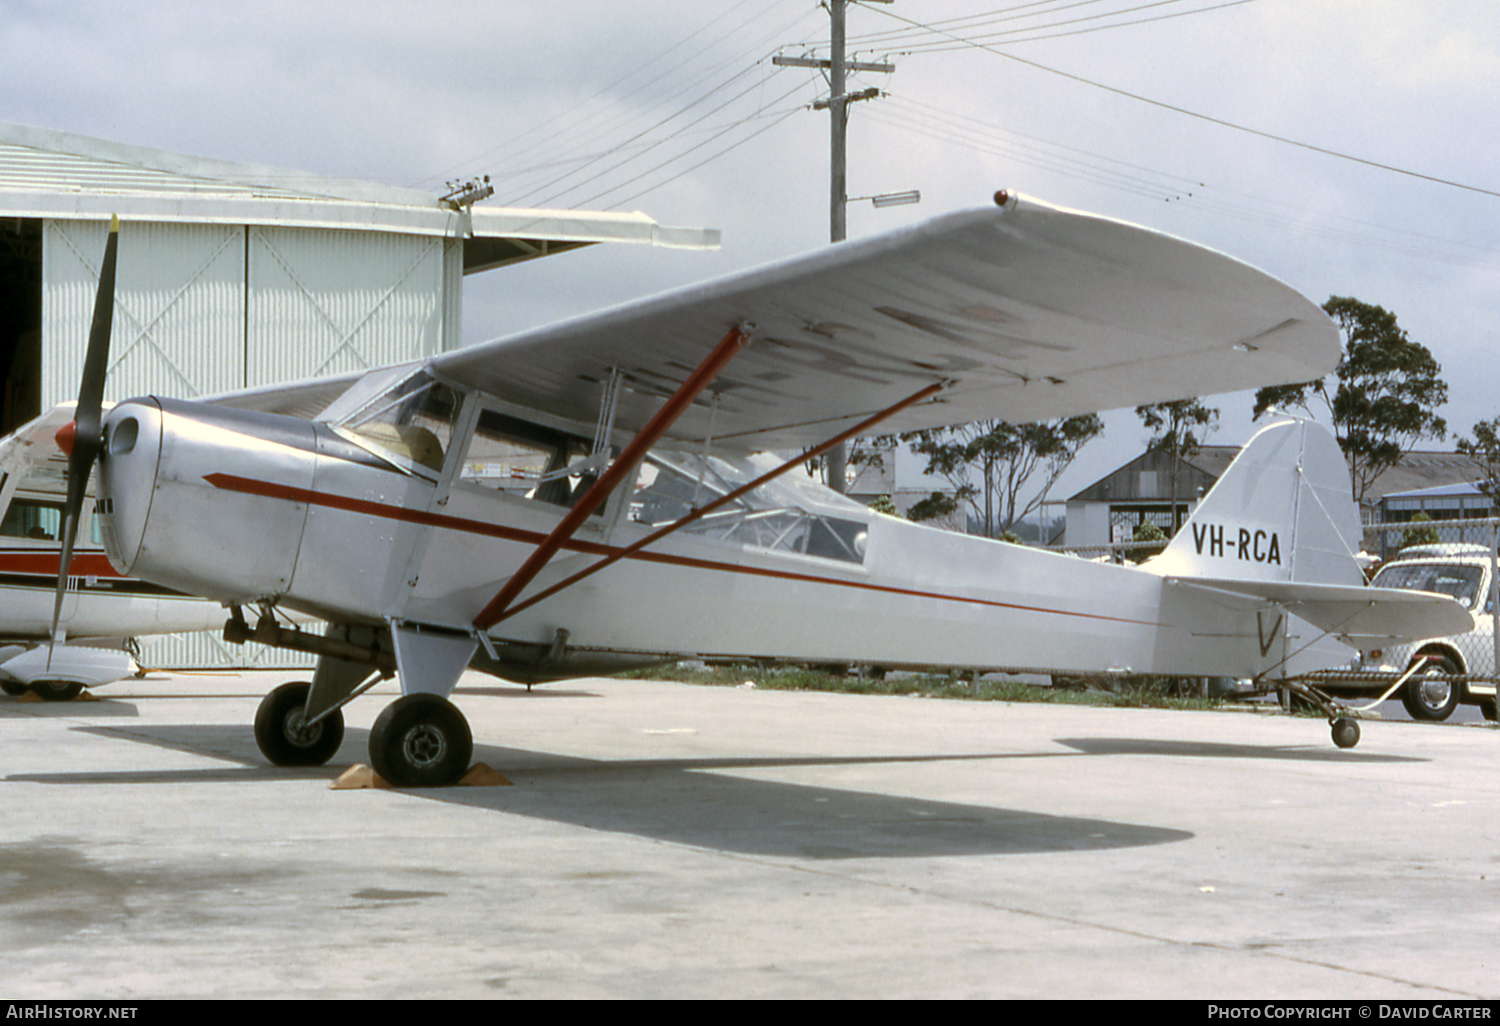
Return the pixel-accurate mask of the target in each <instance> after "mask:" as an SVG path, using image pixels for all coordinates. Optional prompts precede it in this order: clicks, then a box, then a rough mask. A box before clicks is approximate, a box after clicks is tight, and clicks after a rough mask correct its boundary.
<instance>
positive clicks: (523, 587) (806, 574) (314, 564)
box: [59, 193, 1469, 786]
mask: <svg viewBox="0 0 1500 1026" xmlns="http://www.w3.org/2000/svg"><path fill="white" fill-rule="evenodd" d="M117 238H118V233H117V232H114V233H112V234H111V236H110V243H109V244H108V247H107V249H106V259H105V271H104V273H103V274H102V275H101V281H100V294H99V300H98V303H97V306H96V316H95V326H94V329H93V330H92V331H91V335H90V341H89V354H88V357H87V359H86V361H85V370H84V375H83V383H82V387H81V390H80V401H79V404H78V418H77V422H76V425H73V426H70V427H69V428H68V429H66V430H65V431H64V432H62V433H60V435H59V443H60V444H61V445H63V447H64V448H65V449H66V450H68V451H69V452H70V457H69V458H70V468H72V469H70V477H71V478H72V479H74V480H77V479H79V475H80V474H83V476H84V477H85V478H86V471H87V469H88V466H89V465H90V463H91V461H92V460H93V458H94V455H95V453H97V456H98V461H99V466H100V480H99V495H98V519H99V521H100V523H101V525H102V527H103V538H104V545H105V548H106V550H107V551H108V553H109V556H110V560H111V562H112V563H113V564H114V565H115V567H116V568H117V569H118V570H119V571H120V572H121V573H127V574H131V575H134V576H136V577H139V578H141V579H143V580H147V581H152V582H156V583H159V584H162V585H165V586H167V587H171V588H174V589H178V590H180V591H184V592H188V593H193V594H201V595H206V596H209V597H211V598H213V599H216V600H218V601H219V602H222V603H224V604H225V605H226V606H228V607H229V609H230V610H231V615H230V620H229V623H228V624H227V625H226V636H229V637H231V638H232V639H240V640H249V639H254V640H257V641H261V642H264V643H267V644H271V645H278V646H283V647H287V648H292V649H298V650H302V651H308V652H313V653H316V654H317V655H318V656H319V662H318V668H317V671H316V674H315V676H314V679H313V681H312V683H311V685H310V686H309V685H307V684H289V685H283V686H282V687H281V688H278V689H276V690H275V691H273V692H272V693H271V694H270V695H269V696H268V697H267V699H266V700H265V702H263V703H262V705H261V708H260V710H259V712H258V714H257V716H256V737H257V740H258V742H259V744H260V747H261V750H262V751H263V752H264V753H265V755H266V756H267V757H268V758H269V759H270V760H271V761H272V762H274V763H278V764H321V763H322V762H325V761H326V760H328V759H329V758H330V757H331V756H332V755H333V753H334V751H335V750H336V749H337V748H338V746H339V743H340V740H341V738H342V732H343V725H342V714H341V712H340V711H339V710H340V707H341V706H342V705H343V704H345V703H346V702H348V701H349V700H351V699H352V698H353V697H355V696H357V695H358V694H360V693H361V692H362V691H363V690H364V689H365V688H366V687H368V686H370V685H372V684H373V683H374V682H375V681H376V680H377V679H379V678H380V677H381V676H387V677H388V676H390V675H391V674H392V673H397V674H399V676H400V682H401V689H402V697H401V698H400V699H398V700H397V701H396V702H394V703H393V704H392V705H390V706H389V707H388V708H386V709H385V710H384V711H383V712H382V713H381V715H380V717H379V718H378V720H377V721H376V723H375V726H374V728H373V730H372V732H371V737H370V758H371V762H372V763H373V765H374V767H375V769H376V770H377V771H378V772H379V773H380V774H381V775H383V776H384V777H386V778H387V779H388V780H390V781H391V782H392V783H394V784H396V785H397V786H420V785H433V784H444V783H448V782H452V781H454V780H455V779H457V778H458V777H459V776H460V775H461V774H462V773H463V772H464V771H465V769H466V768H467V767H468V764H469V760H470V757H471V755H472V750H473V743H472V738H471V736H470V731H469V727H468V725H467V722H466V720H465V719H464V717H463V715H462V714H461V713H460V712H459V711H458V709H457V708H456V707H455V706H454V705H452V704H451V703H450V702H449V701H448V700H447V696H448V695H449V694H450V693H451V692H452V690H453V688H454V686H455V684H456V683H457V681H458V679H459V675H460V674H461V673H462V672H463V671H464V670H465V669H468V668H470V667H473V668H475V669H478V670H482V671H485V672H489V673H493V674H495V675H497V676H501V677H505V678H509V679H513V680H523V681H540V680H549V679H557V678H563V677H569V676H578V675H584V674H589V673H596V672H600V671H605V670H611V669H617V668H621V667H624V666H629V665H639V664H646V663H655V662H661V661H664V660H668V659H673V658H682V657H689V656H705V657H742V658H746V659H784V660H797V661H816V662H867V663H879V664H882V665H888V666H919V665H934V664H936V665H941V666H948V667H975V668H986V669H988V668H1012V669H1034V670H1043V671H1047V670H1051V671H1058V672H1068V671H1075V672H1076V671H1129V672H1134V673H1150V674H1178V675H1196V676H1209V675H1213V676H1233V677H1256V678H1261V679H1263V680H1264V679H1269V678H1275V677H1279V676H1285V675H1287V674H1289V673H1290V672H1291V670H1292V668H1293V667H1294V666H1295V665H1296V662H1297V657H1298V653H1299V652H1301V651H1302V650H1303V649H1305V648H1306V646H1308V645H1309V644H1311V643H1312V642H1313V641H1314V640H1315V639H1316V636H1317V633H1318V632H1322V633H1326V634H1329V635H1332V636H1335V637H1337V638H1340V639H1343V640H1346V641H1348V642H1349V643H1352V644H1354V645H1356V646H1357V647H1372V646H1373V645H1375V644H1377V643H1378V644H1384V643H1385V641H1386V639H1389V638H1392V637H1402V638H1405V637H1411V636H1428V635H1434V634H1447V633H1454V632H1455V631H1456V630H1458V629H1460V628H1461V627H1463V629H1466V627H1464V626H1463V625H1465V624H1467V622H1468V620H1469V614H1468V613H1467V612H1466V611H1464V610H1463V609H1462V607H1460V606H1459V605H1458V604H1457V603H1455V602H1453V601H1452V600H1450V599H1447V598H1445V597H1442V596H1429V595H1417V594H1414V593H1411V592H1376V591H1372V590H1370V589H1368V588H1366V587H1364V586H1363V583H1362V579H1361V578H1360V576H1359V572H1358V570H1357V568H1356V565H1355V562H1354V559H1353V552H1354V551H1356V550H1357V548H1358V523H1357V519H1356V518H1355V516H1354V507H1353V504H1352V501H1351V500H1350V498H1349V485H1348V476H1347V472H1346V471H1345V470H1344V469H1343V462H1342V459H1341V458H1340V457H1339V455H1338V450H1337V447H1336V446H1334V445H1333V443H1332V441H1331V440H1330V439H1328V438H1327V435H1326V433H1323V432H1321V429H1317V428H1314V427H1312V426H1310V425H1307V424H1300V423H1295V422H1291V423H1283V424H1277V425H1275V426H1273V427H1271V428H1268V429H1266V430H1265V431H1264V432H1262V433H1261V435H1259V436H1258V437H1257V438H1256V440H1255V441H1254V442H1252V443H1251V444H1250V445H1249V446H1248V447H1247V448H1246V450H1245V452H1244V454H1243V455H1242V456H1241V457H1240V459H1239V460H1238V461H1237V462H1236V463H1235V464H1234V465H1233V466H1232V467H1231V469H1230V470H1229V471H1228V472H1227V473H1226V475H1225V477H1224V479H1223V480H1222V481H1221V482H1220V483H1219V485H1218V487H1217V488H1216V489H1215V490H1214V491H1213V493H1212V494H1211V495H1210V496H1209V497H1208V498H1207V499H1205V501H1204V502H1203V504H1202V506H1201V507H1200V509H1199V510H1198V511H1197V513H1196V515H1195V516H1194V517H1193V519H1192V521H1191V522H1190V523H1189V524H1188V526H1187V527H1186V528H1185V529H1184V530H1183V531H1182V532H1180V533H1179V535H1178V537H1177V538H1176V539H1175V540H1174V542H1173V543H1172V545H1171V547H1170V548H1169V549H1168V550H1167V551H1166V552H1165V553H1164V554H1163V556H1162V557H1161V559H1159V560H1158V561H1157V562H1156V563H1155V564H1153V565H1149V566H1147V567H1143V568H1130V567H1116V566H1108V565H1100V564H1095V563H1090V562H1087V561H1084V560H1081V559H1076V558H1071V557H1067V556H1061V555H1056V554H1051V553H1046V552H1040V551H1037V550H1032V549H1026V548H1023V547H1020V546H1016V545H1007V544H1003V543H999V542H992V541H988V540H983V539H977V538H970V537H965V536H961V535H957V534H952V533H946V532H941V531H937V530H933V529H930V528H927V527H923V526H919V525H914V524H908V523H905V522H902V521H899V520H895V519H892V518H887V517H883V516H880V515H878V514H875V513H872V512H870V511H869V510H867V509H865V508H863V507H862V506H860V505H858V504H856V503H853V502H850V501H847V500H845V499H844V498H842V497H841V496H838V495H836V494H834V493H833V492H831V491H829V490H827V489H825V488H822V487H820V486H817V485H814V484H812V483H810V482H809V481H808V480H807V479H806V478H805V477H799V476H798V475H797V474H796V473H791V472H790V471H795V469H796V468H797V467H799V466H801V464H802V461H803V458H805V455H806V453H804V457H799V458H797V459H793V460H790V461H787V462H781V461H778V460H776V459H773V458H771V457H768V456H764V455H760V456H757V455H754V454H755V453H757V452H760V451H764V450H772V449H782V450H786V449H802V450H808V451H810V452H822V451H825V450H826V449H827V448H829V447H831V446H832V445H833V444H837V442H839V441H841V440H844V439H847V438H850V437H854V436H858V435H861V434H868V433H872V432H874V431H876V430H880V431H904V430H910V429H915V428H921V427H928V426H933V425H939V424H949V423H957V422H964V421H970V420H974V419H976V418H980V417H995V416H998V417H1003V418H1005V419H1007V420H1010V421H1014V422H1026V421H1031V420H1038V419H1043V418H1052V417H1059V416H1064V415H1069V414H1075V413H1081V412H1085V411H1092V410H1101V409H1110V408H1115V407H1120V406H1125V405H1132V404H1137V403H1148V402H1156V401H1162V400H1169V399H1176V398H1180V397H1182V396H1188V395H1197V394H1204V393H1217V392H1228V391H1234V390H1240V389H1247V388H1250V387H1254V386H1259V385H1265V384H1270V383H1273V382H1293V381H1306V380H1309V379H1312V378H1316V377H1320V376H1322V375H1323V374H1324V373H1326V372H1327V371H1328V370H1330V369H1331V368H1332V367H1333V365H1334V362H1335V360H1336V359H1337V356H1338V352H1339V339H1338V333H1337V331H1336V329H1335V327H1334V326H1333V324H1332V322H1331V321H1330V320H1329V319H1328V318H1327V317H1326V316H1325V315H1324V314H1323V313H1322V311H1321V310H1319V309H1318V308H1317V307H1316V306H1315V305H1314V304H1313V303H1311V302H1310V301H1309V300H1307V299H1306V298H1305V297H1303V296H1301V295H1299V294H1298V293H1296V292H1295V291H1293V290H1291V289H1290V288H1288V287H1286V286H1285V285H1283V284H1281V283H1280V282H1277V281H1275V280H1273V279H1271V278H1269V277H1267V276H1266V275H1265V274H1263V273H1261V272H1259V271H1257V270H1255V269H1253V268H1250V267H1248V266H1246V265H1244V264H1242V263H1240V262H1238V261H1235V260H1233V259H1231V258H1229V257H1226V256H1223V255H1221V254H1219V253H1215V252H1212V251H1209V250H1206V249H1203V248H1201V247H1198V246H1195V245H1192V244H1190V243H1187V242H1184V241H1181V240H1178V239H1174V238H1169V237H1166V236H1163V235H1160V234H1157V233H1154V232H1151V231H1148V230H1145V229H1142V228H1139V227H1135V226H1131V225H1127V224H1122V223H1119V222H1115V221H1110V220H1107V219H1104V218H1099V217H1094V216H1090V215H1087V214H1082V213H1076V212H1071V211H1065V210H1061V209H1057V208H1053V207H1049V206H1046V205H1043V204H1040V203H1036V202H1032V201H1029V200H1022V199H1019V198H1017V197H1014V196H1009V195H1006V194H1004V193H1001V194H997V196H996V203H995V205H994V206H992V207H988V208H984V209H980V210H974V211H970V212H965V213H958V214H953V215H949V216H944V217H939V218H937V219H935V220H932V221H929V222H927V223H925V224H922V225H919V226H917V227H914V228H909V229H904V230H900V231H896V232H892V233H890V234H887V235H882V236H878V237H874V238H870V239H866V240H863V241H859V242H850V243H843V244H840V245H838V246H835V247H830V248H828V249H825V250H822V251H819V252H817V253H814V254H812V255H810V256H807V257H803V258H799V259H794V260H790V261H786V262H784V263H780V264H777V265H774V266H771V267H768V268H765V269H762V270H758V271H753V272H750V273H746V274H741V275H738V276H735V277H732V278H729V279H727V280H723V281H720V282H716V283H712V284H708V285H703V286H698V287H693V288H688V289H685V290H682V291H679V292H674V293H670V294H667V295H664V296H660V297H657V298H654V299H649V300H645V301H642V302H637V303H634V304H630V305H627V306H624V307H621V308H618V309H615V310H612V311H610V312H607V313H603V314H600V315H597V316H591V317H587V318H583V319H580V320H575V321H572V322H568V323H564V324H561V325H558V326H554V327H549V328H545V329H541V330H537V331H531V332H527V333H524V334H521V335H519V336H515V337H512V338H506V339H502V340H499V341H496V342H493V343H488V344H485V345H480V346H475V347H472V348H469V349H464V350H461V351H457V352H451V353H445V354H442V355H439V356H435V357H432V358H430V359H428V360H425V361H421V362H418V363H413V364H407V365H402V366H395V367H387V368H383V369H380V370H376V371H372V372H370V373H367V374H362V375H351V376H346V377H342V378H338V379H330V380H323V381H315V382H305V383H301V384H296V385H289V386H285V387H279V388H269V389H262V390H257V391H252V392H246V393H240V394H236V395H231V396H223V397H219V398H217V399H215V400H212V401H198V402H186V401H179V400H173V399H166V398H158V397H143V398H138V399H132V400H129V401H128V402H122V403H120V404H118V405H116V406H115V407H114V408H113V409H112V410H110V411H109V412H108V415H107V416H105V415H102V414H101V413H100V412H99V405H100V403H99V397H100V396H101V394H102V388H103V367H104V364H105V361H106V356H105V353H106V352H107V341H108V335H109V311H110V309H111V303H110V300H109V297H110V296H111V295H112V290H113V280H112V279H113V267H114V261H115V256H114V252H115V246H116V240H117ZM74 499H75V497H74V496H73V495H71V494H70V497H69V509H68V518H69V520H70V522H76V518H77V513H78V509H79V507H80V506H81V503H82V496H81V495H79V496H77V497H76V503H75V501H74ZM247 607H255V608H258V609H259V611H260V615H259V618H258V622H256V623H255V624H251V623H249V622H248V621H247V620H246V618H245V615H244V610H245V609H246V608H247ZM278 607H279V608H280V609H282V610H293V611H297V612H300V613H303V614H312V615H315V616H317V617H318V618H320V619H321V620H323V621H325V622H326V628H325V629H324V631H323V632H322V633H321V634H318V633H315V632H313V631H306V630H300V629H295V628H287V627H284V626H280V625H279V624H278V623H277V621H276V620H274V619H273V617H272V615H271V612H272V610H273V609H276V608H278ZM1293 613H1295V616H1293V615H1291V614H1293ZM1308 624H1311V625H1313V626H1312V627H1308V626H1307V625H1308ZM1314 627H1315V628H1316V632H1315V631H1314V630H1313V628H1314ZM1330 719H1334V712H1333V711H1330ZM1334 735H1335V740H1336V741H1337V742H1338V743H1339V744H1340V745H1346V746H1347V745H1349V744H1353V743H1354V742H1355V741H1356V740H1357V738H1358V726H1357V724H1355V723H1354V722H1353V721H1352V720H1348V719H1344V718H1338V719H1337V720H1336V721H1335V728H1334Z"/></svg>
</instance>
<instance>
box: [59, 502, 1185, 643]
mask: <svg viewBox="0 0 1500 1026" xmlns="http://www.w3.org/2000/svg"><path fill="white" fill-rule="evenodd" d="M203 479H204V480H205V481H207V482H208V483H209V484H211V485H213V486H214V487H215V488H219V489H223V490H224V491H231V492H241V493H243V494H246V495H259V496H263V497H265V498H269V499H284V500H286V501H288V502H301V503H306V504H307V505H309V506H323V507H325V508H327V509H339V510H343V511H345V512H347V513H359V514H363V515H365V516H371V517H380V518H382V519H385V520H399V521H402V522H404V523H409V524H421V525H423V526H426V527H438V528H442V529H444V530H448V531H462V532H464V533H466V534H478V535H484V536H486V537H490V538H503V539H505V540H506V541H515V542H523V543H529V544H532V545H539V544H541V542H542V540H543V539H545V538H546V537H547V536H546V535H544V534H542V533H541V532H539V531H523V530H521V529H519V528H514V527H502V526H500V525H499V524H490V523H486V522H484V521H483V520H468V519H465V518H463V517H450V516H446V515H444V514H441V513H428V512H426V511H424V510H415V509H406V508H404V507H401V506H391V505H388V504H386V503H383V502H371V501H370V500H368V499H353V498H349V497H347V496H342V495H328V494H325V493H323V492H315V491H312V490H311V489H307V488H294V487H291V486H290V485H278V484H272V483H270V482H268V481H256V480H254V479H252V478H248V477H237V476H235V475H233V474H206V475H204V478H203ZM563 547H564V548H566V549H568V550H570V551H573V552H583V553H587V554H589V555H596V556H606V555H612V554H614V553H616V552H618V551H620V550H619V548H618V547H616V546H609V545H599V544H596V543H593V542H586V541H579V540H578V539H577V538H574V539H572V540H570V541H568V542H567V543H566V544H565V545H564V546H563ZM626 558H628V559H634V560H639V561H641V562H646V563H661V564H666V565H669V566H683V567H691V568H693V569H695V570H716V571H719V572H722V573H732V574H746V575H749V576H752V577H770V578H775V579H777V580H783V581H799V582H802V583H807V584H828V585H833V586H836V587H840V588H856V589H859V590H862V591H875V592H880V593H882V594H887V595H905V596H908V597H910V598H924V599H937V600H938V601H942V602H963V603H967V604H969V605H977V606H988V607H991V608H995V609H1015V610H1019V611H1022V612H1027V613H1050V614H1052V615H1053V616H1069V617H1076V618H1078V619H1082V620H1103V621H1107V622H1110V623H1129V624H1138V625H1141V626H1150V627H1155V626H1158V624H1157V623H1156V622H1155V621H1152V620H1132V619H1129V618H1127V617H1121V616H1100V615H1099V614H1097V613H1080V612H1072V611H1069V610H1066V609H1046V608H1043V607H1041V606H1023V605H1019V604H1017V603H1013V602H997V601H995V600H994V599H982V598H970V597H967V596H964V595H944V594H941V593H939V592H932V591H917V590H915V589H912V588H897V587H894V586H892V585H887V584H871V583H869V582H868V581H846V580H841V579H839V578H837V577H819V576H816V575H814V574H800V573H795V572H793V571H790V570H772V569H769V568H767V567H757V566H739V565H736V564H733V563H720V562H716V561H714V560H708V559H695V558H693V557H691V556H674V555H667V554H664V553H660V552H645V551H641V552H634V553H631V554H630V555H629V556H627V557H626ZM53 572H54V573H56V565H55V564H54V569H53Z"/></svg>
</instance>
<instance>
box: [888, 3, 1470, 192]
mask: <svg viewBox="0 0 1500 1026" xmlns="http://www.w3.org/2000/svg"><path fill="white" fill-rule="evenodd" d="M875 9H876V10H879V11H880V13H882V14H884V15H885V16H886V17H888V18H894V19H896V20H897V21H901V22H905V23H906V24H907V25H911V26H913V27H914V28H926V29H928V30H929V31H932V32H936V33H938V34H940V35H944V36H947V37H948V38H950V39H952V40H954V41H955V42H958V43H962V44H963V45H964V46H965V47H969V48H973V49H977V50H983V51H984V52H986V53H991V54H994V55H995V56H997V57H1004V58H1005V59H1006V60H1011V61H1015V62H1016V63H1018V64H1024V65H1025V66H1027V67H1029V68H1035V69H1036V70H1038V71H1045V72H1047V73H1048V74H1051V75H1057V76H1060V77H1062V78H1066V79H1068V80H1070V81H1073V82H1078V83H1080V84H1082V85H1087V86H1092V87H1094V88H1095V89H1103V90H1104V91H1105V92H1110V93H1114V94H1116V95H1117V96H1124V97H1126V98H1127V99H1131V100H1135V101H1137V102H1138V103H1145V104H1149V105H1150V106H1153V107H1159V108H1161V109H1162V110H1168V111H1171V112H1173V113H1174V114H1182V115H1185V116H1187V117H1190V118H1196V119H1198V120H1199V121H1206V122H1208V123H1209V124H1213V125H1219V126H1221V127H1223V128H1231V129H1234V130H1235V131H1237V132H1245V133H1246V134H1248V135H1254V136H1259V137H1260V138H1262V139H1269V140H1271V141H1272V142H1279V143H1283V144H1285V145H1287V146H1296V147H1298V148H1300V149H1304V150H1310V151H1312V152H1313V153H1321V154H1323V155H1324V156H1328V157H1336V158H1338V159H1339V160H1347V161H1350V162H1351V163H1355V164H1363V165H1364V166H1366V167H1373V168H1376V169H1378V170H1381V171H1389V172H1391V173H1392V174H1398V175H1404V176H1406V177H1408V178H1416V179H1420V180H1422V181H1426V182H1432V183H1434V184H1436V185H1446V186H1449V187H1450V188H1454V189H1462V190H1464V191H1466V192H1474V193H1479V194H1481V195H1485V196H1496V197H1500V192H1497V191H1495V190H1492V189H1484V188H1481V187H1479V186H1477V185H1468V184H1465V183H1463V182H1457V181H1453V180H1452V179H1448V178H1440V177H1438V176H1436V175H1428V174H1422V173H1421V172H1418V171H1411V170H1408V169H1406V168H1401V167H1396V166H1395V165H1393V164H1384V163H1381V162H1380V161H1376V160H1368V159H1366V158H1364V157H1356V156H1354V155H1352V154H1349V153H1341V152H1339V151H1338V150H1331V149H1328V148H1326V147H1323V146H1317V145H1314V144H1313V143H1308V142H1302V141H1301V140H1299V139H1291V138H1288V137H1287V136H1284V135H1277V134H1275V133H1274V132H1266V131H1262V130H1261V129H1258V128H1250V127H1248V126H1246V125H1240V124H1236V123H1235V122H1233V121H1226V120H1225V119H1223V118H1216V117H1213V116H1212V115H1208V114H1200V113H1199V112H1197V111H1192V110H1188V109H1187V108H1185V107H1178V106H1175V105H1174V104H1170V103H1164V102H1162V101H1161V100H1153V99H1151V98H1150V97H1148V96H1142V95H1140V94H1139V93H1132V92H1130V91H1129V90H1127V89H1121V88H1119V87H1117V86H1111V85H1105V84H1104V83H1103V82H1096V81H1094V80H1093V79H1090V78H1084V77H1083V76H1082V75H1075V74H1073V73H1072V72H1068V71H1062V70H1060V69H1058V68H1053V67H1049V66H1047V65H1045V64H1041V63H1038V62H1037V61H1033V60H1027V59H1026V58H1025V57H1018V56H1016V55H1015V54H1013V53H1007V52H1005V51H1004V50H998V49H996V48H995V47H993V46H990V45H988V44H986V43H981V42H976V41H972V40H966V39H963V38H961V37H959V36H955V35H953V34H951V33H949V32H946V31H944V30H942V29H937V28H933V27H931V26H926V25H923V24H922V23H921V22H917V21H913V20H911V19H910V18H904V17H902V16H901V15H899V14H896V13H895V12H894V11H890V10H887V9H886V8H885V7H884V6H882V7H880V8H875Z"/></svg>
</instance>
